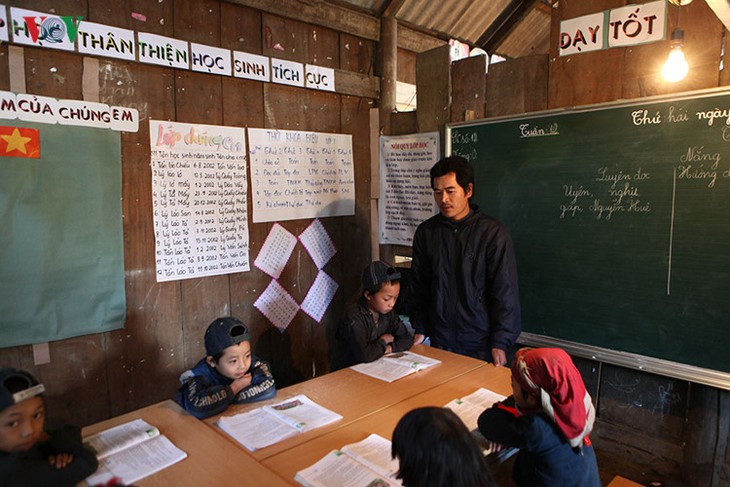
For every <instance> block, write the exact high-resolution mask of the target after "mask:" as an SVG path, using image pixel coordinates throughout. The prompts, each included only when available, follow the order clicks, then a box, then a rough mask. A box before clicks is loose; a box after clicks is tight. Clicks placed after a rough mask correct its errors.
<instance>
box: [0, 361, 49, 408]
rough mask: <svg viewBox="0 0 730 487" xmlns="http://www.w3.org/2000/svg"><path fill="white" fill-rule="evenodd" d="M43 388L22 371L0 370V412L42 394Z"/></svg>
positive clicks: (33, 378)
mask: <svg viewBox="0 0 730 487" xmlns="http://www.w3.org/2000/svg"><path fill="white" fill-rule="evenodd" d="M44 391H45V388H44V387H43V384H39V383H38V381H37V380H36V378H35V377H33V376H32V375H30V374H29V373H28V372H26V371H24V370H18V369H13V368H0V411H2V410H4V409H5V408H8V407H10V406H13V405H15V404H18V403H19V402H22V401H25V400H26V399H30V398H31V397H35V396H38V395H40V394H43V392H44Z"/></svg>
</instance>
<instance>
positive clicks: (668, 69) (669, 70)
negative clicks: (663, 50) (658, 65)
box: [662, 28, 689, 83]
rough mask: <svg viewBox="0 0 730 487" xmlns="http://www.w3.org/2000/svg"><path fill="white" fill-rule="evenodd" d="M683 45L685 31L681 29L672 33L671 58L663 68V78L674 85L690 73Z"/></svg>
mask: <svg viewBox="0 0 730 487" xmlns="http://www.w3.org/2000/svg"><path fill="white" fill-rule="evenodd" d="M683 43H684V31H683V30H682V29H680V28H676V29H674V30H673V31H672V41H671V43H670V44H669V47H670V51H669V57H668V58H667V62H665V63H664V67H663V68H662V76H664V79H666V80H667V81H670V82H672V83H676V82H677V81H681V80H683V79H684V77H685V76H687V73H688V72H689V65H687V60H686V59H685V58H684V51H682V44H683Z"/></svg>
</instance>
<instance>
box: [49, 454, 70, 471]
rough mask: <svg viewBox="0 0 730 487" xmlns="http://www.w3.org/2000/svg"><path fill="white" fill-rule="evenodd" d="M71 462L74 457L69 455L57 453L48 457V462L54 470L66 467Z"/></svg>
mask: <svg viewBox="0 0 730 487" xmlns="http://www.w3.org/2000/svg"><path fill="white" fill-rule="evenodd" d="M73 460H74V456H73V455H71V454H70V453H58V454H56V455H51V456H49V457H48V462H49V463H50V464H51V465H53V466H54V467H56V468H64V467H67V466H68V465H69V464H70V463H71V462H73Z"/></svg>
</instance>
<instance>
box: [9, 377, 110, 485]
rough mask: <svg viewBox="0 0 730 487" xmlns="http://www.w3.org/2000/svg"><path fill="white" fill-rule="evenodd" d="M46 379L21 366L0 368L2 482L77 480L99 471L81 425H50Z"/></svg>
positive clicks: (39, 482) (69, 483) (67, 481)
mask: <svg viewBox="0 0 730 487" xmlns="http://www.w3.org/2000/svg"><path fill="white" fill-rule="evenodd" d="M44 390H45V389H44V387H43V384H39V383H38V381H37V380H36V379H35V377H33V376H32V375H30V374H29V373H28V372H25V371H23V370H17V369H12V368H2V369H0V485H2V486H4V487H13V486H22V487H27V486H34V487H35V486H53V487H64V486H73V485H76V484H77V483H78V482H81V481H82V480H83V479H85V478H86V477H88V476H89V475H91V474H92V473H94V472H95V471H96V468H97V466H98V461H97V459H96V456H95V455H94V454H93V453H92V452H91V451H89V450H87V449H86V448H84V446H83V444H82V442H81V429H80V428H78V427H75V426H70V425H64V426H62V427H61V428H59V429H56V430H51V429H46V424H45V419H46V411H45V403H44V400H43V396H42V394H43V392H44Z"/></svg>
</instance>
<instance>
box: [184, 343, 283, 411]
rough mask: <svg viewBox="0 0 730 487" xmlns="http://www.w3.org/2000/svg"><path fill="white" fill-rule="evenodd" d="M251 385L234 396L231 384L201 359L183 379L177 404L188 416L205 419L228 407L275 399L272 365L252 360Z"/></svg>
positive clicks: (253, 358)
mask: <svg viewBox="0 0 730 487" xmlns="http://www.w3.org/2000/svg"><path fill="white" fill-rule="evenodd" d="M248 372H249V373H250V374H251V385H250V386H248V387H245V388H244V389H242V390H241V391H240V392H239V393H238V394H233V391H232V390H231V382H233V379H229V378H228V377H225V376H223V375H221V374H220V373H219V372H218V371H217V370H216V369H214V368H213V367H211V366H210V365H208V363H207V362H206V361H205V359H201V360H200V362H198V363H197V365H196V366H195V367H193V368H192V369H190V370H187V371H185V372H184V373H183V374H182V375H181V376H180V383H181V384H182V386H181V387H180V389H179V390H178V391H177V395H176V396H175V400H176V401H177V402H178V403H179V404H180V405H181V406H182V407H183V409H185V410H186V411H187V412H189V413H190V414H192V415H193V416H195V417H196V418H199V419H203V418H207V417H209V416H214V415H216V414H219V413H222V412H223V411H225V410H226V408H227V407H228V405H229V404H242V403H246V402H254V401H263V400H264V399H269V398H272V397H274V396H275V395H276V386H275V385H274V377H273V376H272V375H271V372H269V364H267V363H266V362H264V361H263V360H259V359H258V358H256V357H255V356H251V368H249V369H248Z"/></svg>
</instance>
